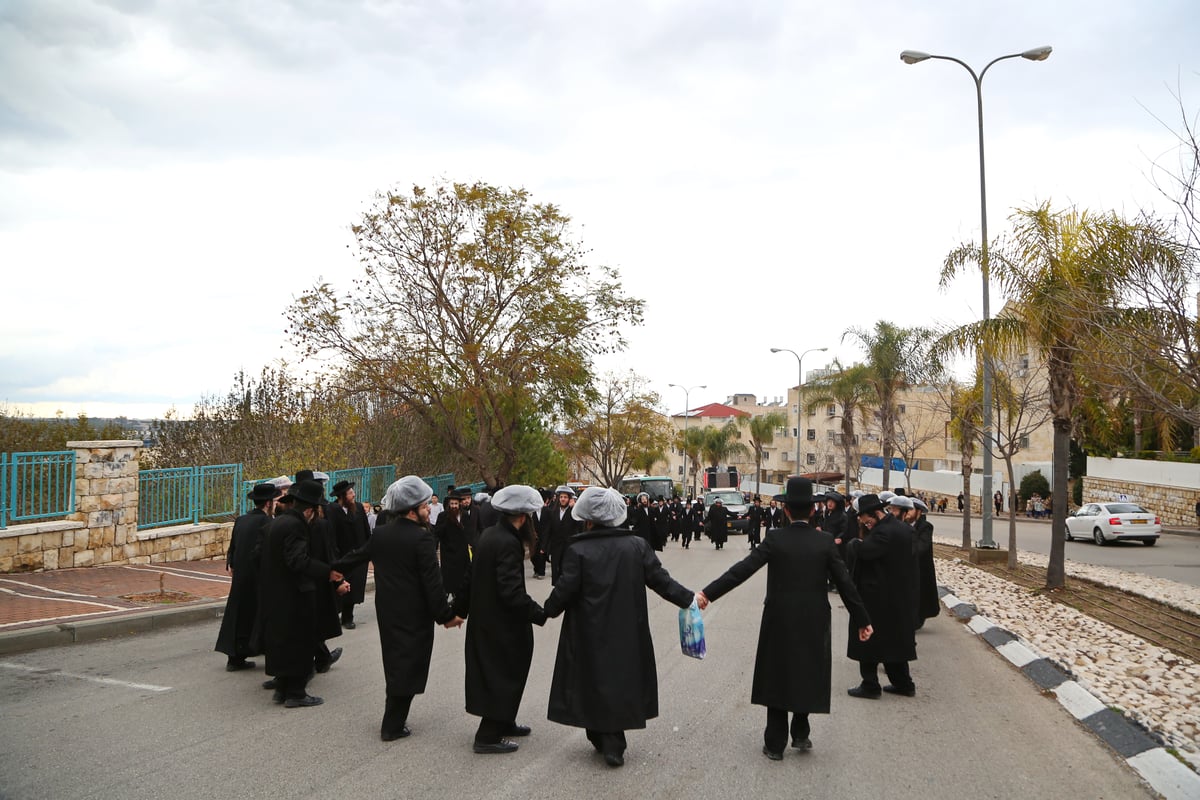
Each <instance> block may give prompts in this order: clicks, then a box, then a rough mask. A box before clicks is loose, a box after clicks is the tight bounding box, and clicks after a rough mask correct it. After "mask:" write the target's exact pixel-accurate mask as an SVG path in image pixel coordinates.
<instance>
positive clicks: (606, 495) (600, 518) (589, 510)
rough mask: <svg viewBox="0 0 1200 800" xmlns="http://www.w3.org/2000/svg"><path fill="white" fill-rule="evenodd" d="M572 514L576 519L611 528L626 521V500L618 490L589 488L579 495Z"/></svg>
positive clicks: (597, 487)
mask: <svg viewBox="0 0 1200 800" xmlns="http://www.w3.org/2000/svg"><path fill="white" fill-rule="evenodd" d="M571 513H572V514H573V515H574V517H575V519H581V520H585V521H587V522H591V523H593V524H595V525H599V526H601V527H604V528H611V527H613V526H616V525H620V524H621V523H622V522H624V521H625V514H626V509H625V498H624V497H622V496H621V493H620V492H618V491H617V490H616V489H602V488H600V487H599V486H589V487H588V488H586V489H584V490H583V493H582V494H580V495H579V499H578V500H576V501H575V509H574V510H573V511H572V512H571Z"/></svg>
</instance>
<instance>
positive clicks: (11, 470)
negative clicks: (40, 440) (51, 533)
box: [0, 450, 75, 528]
mask: <svg viewBox="0 0 1200 800" xmlns="http://www.w3.org/2000/svg"><path fill="white" fill-rule="evenodd" d="M74 512H75V451H74V450H55V451H51V452H44V453H11V454H6V453H0V528H7V527H8V524H9V523H10V522H32V521H33V520H39V519H52V518H54V517H64V516H66V515H68V514H72V513H74Z"/></svg>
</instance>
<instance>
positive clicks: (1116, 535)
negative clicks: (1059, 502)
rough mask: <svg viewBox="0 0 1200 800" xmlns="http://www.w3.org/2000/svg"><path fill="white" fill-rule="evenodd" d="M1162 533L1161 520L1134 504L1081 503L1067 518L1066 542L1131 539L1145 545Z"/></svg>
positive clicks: (1102, 543)
mask: <svg viewBox="0 0 1200 800" xmlns="http://www.w3.org/2000/svg"><path fill="white" fill-rule="evenodd" d="M1160 533H1162V520H1160V519H1159V518H1158V517H1156V516H1155V515H1154V514H1151V513H1150V512H1149V511H1147V510H1146V509H1144V508H1142V507H1141V506H1139V505H1137V504H1136V503H1084V504H1083V505H1082V506H1080V508H1079V510H1078V511H1076V512H1075V513H1074V514H1071V515H1070V516H1068V517H1067V541H1068V542H1069V541H1072V540H1074V539H1091V540H1092V541H1093V542H1095V543H1096V544H1100V545H1104V544H1108V543H1109V542H1116V541H1122V540H1133V541H1138V542H1141V543H1142V544H1144V545H1146V546H1147V547H1149V546H1150V545H1153V544H1154V543H1155V542H1157V541H1158V535H1159V534H1160Z"/></svg>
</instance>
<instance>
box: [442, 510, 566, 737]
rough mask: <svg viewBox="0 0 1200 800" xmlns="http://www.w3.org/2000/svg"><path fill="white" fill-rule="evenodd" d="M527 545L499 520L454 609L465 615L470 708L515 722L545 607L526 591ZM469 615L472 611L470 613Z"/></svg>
mask: <svg viewBox="0 0 1200 800" xmlns="http://www.w3.org/2000/svg"><path fill="white" fill-rule="evenodd" d="M524 560H525V547H524V545H523V544H522V543H521V537H520V534H519V533H518V532H517V530H516V529H514V528H513V527H512V525H510V524H508V521H507V520H503V519H502V520H501V521H500V522H498V523H496V524H495V525H493V526H492V527H490V528H488V529H487V530H485V531H484V532H483V533H481V534H479V543H478V544H477V545H476V547H475V552H474V555H473V556H472V558H471V567H470V579H469V582H468V583H467V588H466V591H464V592H463V593H461V594H459V595H458V596H457V597H455V599H454V610H455V613H457V614H458V615H459V616H460V617H466V618H467V637H466V639H467V643H466V666H467V669H466V696H467V713H468V714H474V715H475V716H477V717H486V718H488V719H494V720H500V721H502V722H515V721H516V719H517V710H518V709H519V708H520V705H521V695H523V694H524V693H525V681H526V680H527V679H528V678H529V665H530V663H532V661H533V626H534V625H542V624H544V623H545V621H546V612H545V611H543V610H542V607H541V606H540V605H538V604H537V603H536V602H535V601H534V599H533V598H532V597H530V596H529V595H528V594H527V593H526V591H525V563H524ZM468 615H469V616H468Z"/></svg>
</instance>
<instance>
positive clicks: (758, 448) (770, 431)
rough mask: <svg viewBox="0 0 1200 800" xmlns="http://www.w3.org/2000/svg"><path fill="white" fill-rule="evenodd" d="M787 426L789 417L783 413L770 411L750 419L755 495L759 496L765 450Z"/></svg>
mask: <svg viewBox="0 0 1200 800" xmlns="http://www.w3.org/2000/svg"><path fill="white" fill-rule="evenodd" d="M785 425H787V415H785V414H784V413H783V412H782V411H769V412H767V413H766V414H762V415H760V416H757V417H750V418H749V419H748V420H747V426H748V427H749V429H750V449H751V450H753V451H754V493H755V494H758V482H759V480H760V479H761V478H762V461H763V450H765V449H766V448H767V447H769V446H770V445H771V444H772V443H773V442H774V441H775V431H776V430H777V429H779V428H782V427H784V426H785Z"/></svg>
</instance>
